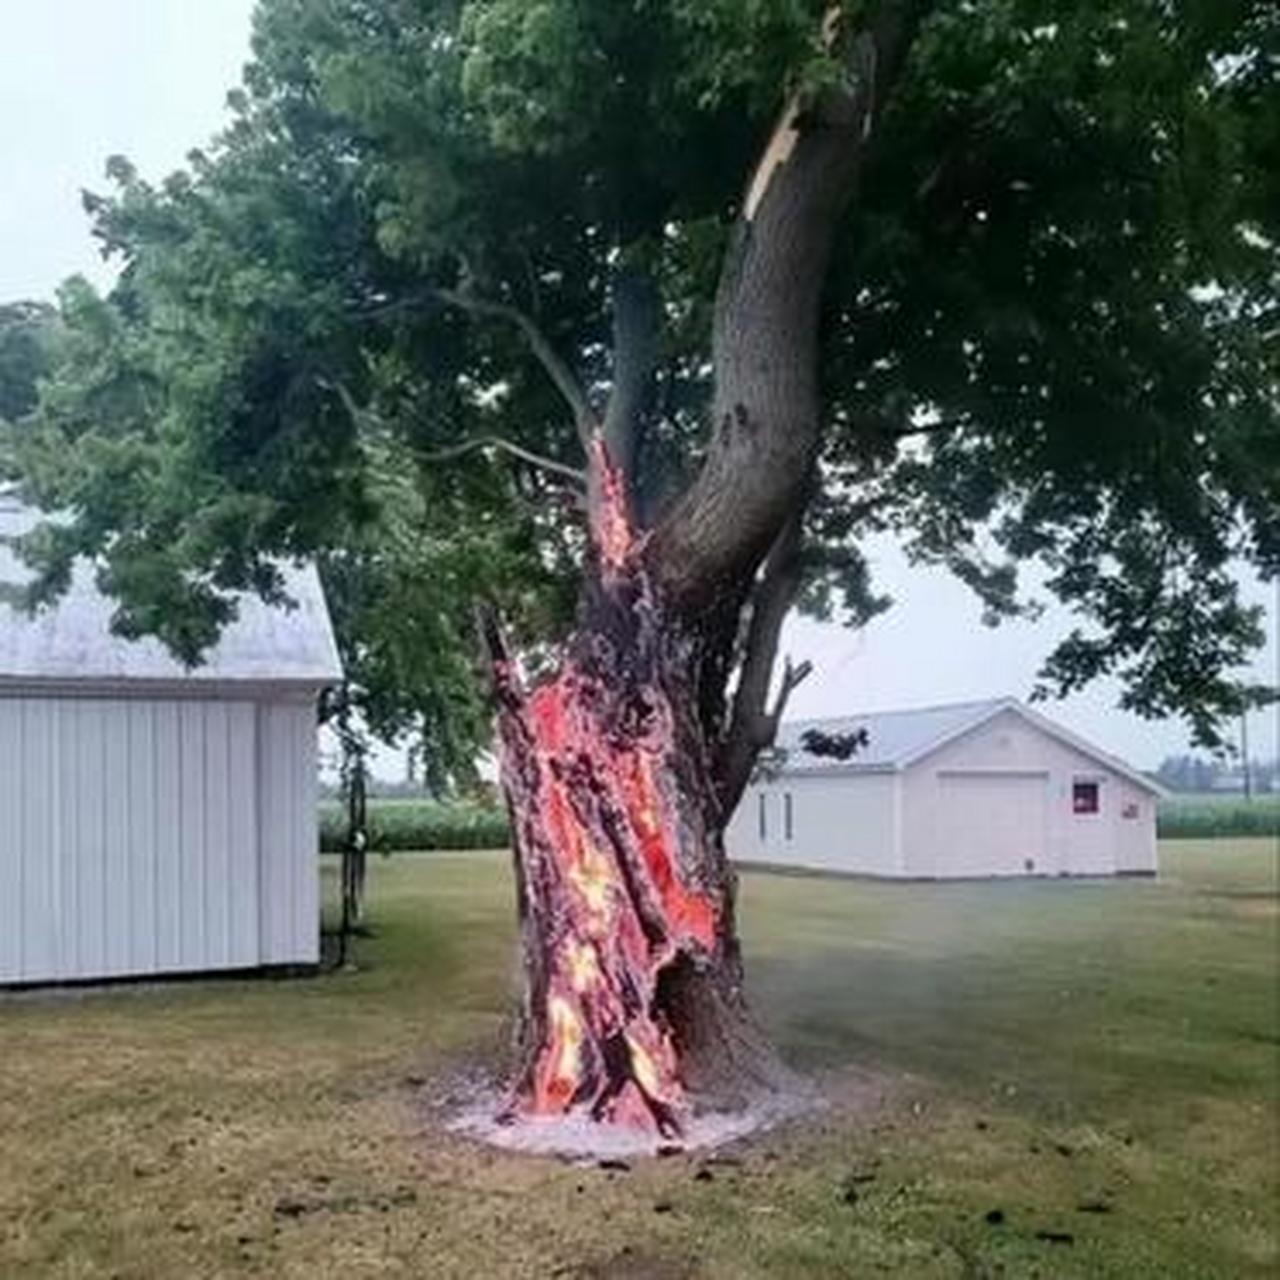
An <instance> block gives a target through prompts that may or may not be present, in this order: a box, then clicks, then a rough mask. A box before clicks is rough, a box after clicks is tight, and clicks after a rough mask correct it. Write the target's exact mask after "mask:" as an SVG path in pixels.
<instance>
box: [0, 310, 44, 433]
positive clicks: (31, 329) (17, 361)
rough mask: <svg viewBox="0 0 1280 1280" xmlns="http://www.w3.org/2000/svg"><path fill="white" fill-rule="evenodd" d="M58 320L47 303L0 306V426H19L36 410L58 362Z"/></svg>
mask: <svg viewBox="0 0 1280 1280" xmlns="http://www.w3.org/2000/svg"><path fill="white" fill-rule="evenodd" d="M57 319H58V317H57V312H56V311H54V309H53V308H52V307H50V306H49V305H48V304H47V303H43V302H11V303H8V304H6V305H3V306H0V423H3V422H10V423H12V422H17V421H18V420H19V419H21V418H25V417H26V416H27V415H28V414H29V413H31V411H32V410H33V409H34V408H35V407H36V400H37V396H38V388H39V382H40V379H41V378H43V377H44V376H45V374H46V373H48V372H49V369H50V367H51V365H52V363H53V360H54V348H55V344H56V339H57Z"/></svg>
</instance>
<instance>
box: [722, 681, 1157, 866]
mask: <svg viewBox="0 0 1280 1280" xmlns="http://www.w3.org/2000/svg"><path fill="white" fill-rule="evenodd" d="M815 730H816V731H817V736H816V739H815V737H814V731H815ZM839 739H847V740H848V741H849V742H850V743H854V744H855V745H856V749H855V750H853V752H852V754H849V753H848V752H847V751H845V750H844V746H845V744H844V743H842V742H840V741H838V740H839ZM780 741H781V743H782V745H783V755H782V759H781V761H780V762H775V765H774V767H773V768H772V770H771V771H770V774H769V776H767V777H765V778H762V779H761V780H760V781H758V782H756V783H753V784H752V786H750V787H749V788H748V789H747V792H746V794H745V796H744V797H743V800H742V803H741V805H740V806H739V808H738V811H737V812H736V813H735V814H734V816H733V818H732V820H731V822H730V824H729V829H728V832H727V845H728V850H729V854H730V856H731V857H733V858H734V859H735V860H737V861H739V862H744V863H772V864H776V865H783V866H787V865H789V866H796V867H806V868H811V869H814V870H819V871H822V870H832V871H842V872H847V873H852V874H858V875H871V876H889V877H895V876H906V877H911V878H945V877H963V876H982V877H986V876H1015V875H1051V876H1052V875H1117V874H1119V875H1124V874H1146V875H1150V874H1154V873H1155V871H1156V821H1155V819H1156V799H1157V796H1158V794H1159V789H1158V788H1157V787H1155V786H1154V785H1153V784H1151V783H1149V782H1147V781H1146V780H1145V779H1143V778H1142V777H1141V776H1140V775H1137V774H1135V773H1134V772H1133V771H1132V770H1130V769H1129V768H1128V767H1127V766H1126V765H1124V764H1123V762H1121V761H1118V760H1115V759H1114V758H1113V757H1110V756H1108V755H1106V754H1105V753H1104V752H1100V751H1096V750H1094V749H1092V748H1091V747H1090V746H1089V745H1088V744H1087V743H1083V742H1081V741H1080V740H1079V739H1077V738H1075V737H1074V735H1072V734H1069V733H1068V732H1067V731H1066V730H1063V729H1061V728H1060V727H1059V726H1057V725H1055V724H1053V722H1052V721H1049V720H1047V719H1046V718H1045V717H1043V716H1040V715H1037V714H1036V713H1034V712H1031V711H1029V710H1028V709H1027V708H1025V707H1022V706H1021V705H1020V704H1018V703H1017V702H1015V701H1013V700H1012V699H1003V700H1000V701H998V702H989V703H961V704H955V705H953V706H949V707H931V708H925V709H923V710H919V711H903V712H886V713H883V714H880V715H872V716H867V717H862V718H850V719H846V720H839V721H816V722H804V723H801V724H794V725H789V726H784V730H783V733H782V735H781V738H780ZM833 749H834V750H835V751H836V752H837V754H833V753H832V752H833ZM840 753H843V756H844V758H841V754H840ZM1077 801H1079V803H1077Z"/></svg>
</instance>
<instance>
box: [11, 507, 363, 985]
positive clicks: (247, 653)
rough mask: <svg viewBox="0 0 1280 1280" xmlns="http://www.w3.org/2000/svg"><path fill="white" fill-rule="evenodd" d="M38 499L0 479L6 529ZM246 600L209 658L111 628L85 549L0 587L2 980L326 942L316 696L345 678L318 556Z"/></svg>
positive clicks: (292, 952) (217, 964)
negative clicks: (25, 588) (32, 600)
mask: <svg viewBox="0 0 1280 1280" xmlns="http://www.w3.org/2000/svg"><path fill="white" fill-rule="evenodd" d="M33 522H34V517H33V516H32V515H31V514H30V513H29V512H27V511H24V510H23V509H22V508H21V506H19V505H18V504H17V502H16V501H15V500H14V499H13V498H11V497H8V496H6V495H5V494H4V493H2V492H0V582H10V583H13V582H17V581H20V580H21V576H22V573H23V570H22V569H21V568H20V567H19V565H18V563H17V561H16V559H15V558H14V556H13V554H12V551H11V550H10V549H9V548H8V547H7V546H6V543H5V539H6V538H9V537H12V536H13V535H16V534H21V533H23V532H25V531H26V530H27V529H29V528H30V527H31V525H32V523H33ZM286 589H287V591H288V594H289V595H290V596H291V597H292V599H293V600H294V601H295V602H296V607H295V608H293V609H288V610H284V609H271V608H268V607H267V606H265V605H263V604H262V603H261V602H260V601H258V600H256V599H251V600H245V601H244V602H243V604H242V607H241V614H240V617H239V619H238V620H237V621H236V622H235V623H234V624H232V626H230V627H229V628H228V630H227V631H226V633H225V634H224V636H223V639H222V641H221V643H220V644H219V646H218V648H217V649H216V650H215V651H214V652H213V653H211V654H210V655H209V659H208V661H207V663H206V665H204V666H201V667H199V668H198V669H196V670H194V671H187V670H185V669H184V668H183V667H182V666H181V665H180V664H179V663H177V662H175V661H174V660H173V658H171V657H170V656H169V654H168V653H167V651H165V650H164V649H163V648H162V647H161V646H160V645H159V644H158V643H156V642H155V641H150V640H148V641H142V642H129V641H125V640H122V639H120V638H118V637H115V636H112V634H111V632H110V626H109V620H110V616H111V611H112V608H113V606H112V603H111V601H109V600H108V599H106V598H105V597H104V596H102V595H101V594H100V593H99V592H98V591H97V590H96V589H95V587H94V584H93V579H92V575H91V574H90V573H89V572H88V571H87V570H86V569H84V568H83V567H78V569H77V572H76V574H75V578H74V583H73V585H72V588H71V590H70V591H69V593H68V594H67V595H66V597H65V598H64V599H63V600H62V602H61V603H60V604H59V605H58V606H57V607H56V608H55V609H53V610H51V611H49V612H46V613H42V614H39V615H37V616H36V617H35V618H30V617H27V616H26V615H22V614H18V613H16V612H14V611H13V610H12V609H10V608H9V607H8V606H7V605H4V604H0V985H4V984H9V985H13V984H26V983H44V982H69V981H86V980H94V979H100V978H115V977H123V976H131V975H142V974H176V973H182V972H203V971H212V970H225V969H249V968H260V967H266V966H281V965H285V966H292V965H314V964H315V963H316V962H317V960H318V958H319V901H318V900H319V868H318V860H317V835H316V823H317V817H316V769H317V764H316V755H317V714H316V708H317V699H318V697H319V694H320V691H321V690H322V689H323V688H324V687H326V686H328V685H332V684H334V683H336V682H337V681H338V680H339V679H340V678H341V670H340V667H339V662H338V655H337V651H336V649H335V646H334V641H333V635H332V631H331V629H330V625H329V618H328V614H327V612H326V609H325V604H324V598H323V594H322V592H321V589H320V584H319V581H318V579H317V576H316V574H315V572H314V570H312V569H309V568H308V569H299V570H290V571H289V573H288V574H287V586H286Z"/></svg>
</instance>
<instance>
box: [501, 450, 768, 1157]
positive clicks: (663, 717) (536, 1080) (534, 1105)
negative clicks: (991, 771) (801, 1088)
mask: <svg viewBox="0 0 1280 1280" xmlns="http://www.w3.org/2000/svg"><path fill="white" fill-rule="evenodd" d="M600 448H601V455H602V454H603V448H602V446H601V447H600ZM600 465H601V472H602V475H603V484H602V489H603V494H602V505H601V508H600V518H599V519H598V520H597V522H596V532H597V538H596V544H597V555H596V557H595V562H594V566H593V571H592V581H591V589H590V590H589V591H588V592H587V593H586V596H585V601H584V605H583V613H582V618H581V620H580V627H579V630H578V632H577V634H576V636H575V637H574V639H573V640H572V641H571V643H570V645H569V646H568V649H567V653H566V656H565V659H564V663H563V666H562V669H561V670H560V672H559V673H558V674H557V675H556V676H555V678H554V679H550V680H547V681H545V682H543V683H541V684H540V685H538V686H537V687H535V688H533V689H528V690H526V689H525V688H523V687H522V685H521V681H520V678H519V675H518V673H517V671H516V668H515V665H514V663H513V662H512V660H511V658H510V657H509V655H508V654H507V653H506V652H505V650H504V648H503V647H502V643H501V640H500V638H499V637H498V636H497V635H496V632H493V631H491V634H490V643H491V647H492V648H493V649H494V653H495V671H496V678H497V686H498V692H499V735H500V740H501V745H502V752H503V780H504V784H505V787H506V791H507V796H508V799H509V802H510V805H511V809H512V818H513V834H514V839H515V845H516V857H517V882H518V894H519V912H520V922H521V929H522V946H523V955H524V962H525V992H524V1001H523V1008H522V1014H521V1023H520V1034H519V1055H520V1061H519V1065H518V1069H517V1076H516V1081H515V1097H514V1109H515V1110H516V1111H518V1112H526V1113H532V1114H541V1115H548V1114H551V1115H554V1114H562V1113H568V1112H571V1111H578V1110H581V1111H582V1112H583V1113H585V1114H587V1115H589V1116H590V1117H591V1118H593V1119H596V1120H600V1121H607V1122H618V1123H623V1124H627V1125H631V1126H637V1127H642V1128H647V1129H650V1130H652V1131H654V1132H656V1133H657V1134H660V1135H662V1136H665V1137H674V1136H677V1135H678V1134H679V1133H680V1132H681V1130H682V1127H683V1122H684V1119H685V1116H686V1114H687V1111H688V1108H689V1105H690V1102H691V1096H692V1095H696V1096H697V1097H698V1098H699V1100H703V1101H712V1100H714V1102H715V1103H716V1104H718V1105H722V1106H723V1105H735V1104H739V1105H740V1104H741V1103H743V1102H744V1101H745V1100H746V1098H747V1097H748V1096H749V1095H750V1093H751V1092H753V1091H755V1090H758V1089H760V1088H761V1087H765V1086H768V1085H769V1084H771V1083H773V1082H776V1080H777V1079H778V1078H779V1068H778V1066H777V1063H776V1061H775V1060H774V1058H773V1056H772V1054H771V1052H770V1051H769V1049H768V1047H767V1044H766V1042H765V1041H764V1039H763V1037H761V1036H760V1035H759V1033H758V1032H757V1031H756V1030H755V1028H754V1026H753V1025H752V1023H751V1020H750V1018H749V1016H748V1014H747V1012H746V1006H745V1002H744V1000H743V996H742V966H741V959H740V955H739V949H738V943H737V935H736V930H735V927H734V883H733V877H732V873H731V871H730V869H729V865H728V862H727V860H726V858H725V856H724V850H723V845H722V840H721V831H722V826H723V823H722V819H721V811H720V805H719V800H718V797H717V792H716V786H715V781H714V777H713V772H712V766H711V756H710V752H709V750H708V744H707V743H706V742H705V741H704V740H703V734H702V730H701V727H700V725H699V724H698V722H697V719H696V716H694V715H692V714H690V709H691V708H694V707H696V706H697V697H696V689H695V688H694V687H693V682H694V680H695V678H696V677H695V676H694V674H693V673H695V672H696V671H697V669H698V665H699V664H698V660H697V659H698V649H699V645H700V640H699V637H697V636H696V635H695V634H692V633H691V632H690V631H689V630H688V629H687V628H686V627H684V626H682V625H681V624H680V623H679V621H678V620H677V619H675V618H673V617H671V616H669V615H668V614H667V613H666V611H665V610H664V608H663V605H662V602H661V600H660V598H659V596H658V595H657V593H656V592H655V589H654V585H653V583H652V582H651V580H650V576H649V573H648V571H647V569H646V567H645V564H644V559H643V556H642V554H641V547H640V544H639V543H638V541H637V539H636V538H635V536H634V534H633V531H632V528H631V523H630V519H629V516H628V513H627V510H626V503H625V499H624V497H623V495H622V492H621V488H620V484H619V481H618V477H617V473H615V472H613V471H612V470H611V469H610V468H609V465H608V462H607V460H604V459H603V457H602V461H601V464H600Z"/></svg>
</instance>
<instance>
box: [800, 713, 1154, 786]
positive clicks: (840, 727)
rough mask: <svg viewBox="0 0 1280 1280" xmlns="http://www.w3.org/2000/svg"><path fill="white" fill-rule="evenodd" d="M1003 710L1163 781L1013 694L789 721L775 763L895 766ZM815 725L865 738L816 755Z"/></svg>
mask: <svg viewBox="0 0 1280 1280" xmlns="http://www.w3.org/2000/svg"><path fill="white" fill-rule="evenodd" d="M1002 711H1012V712H1014V713H1015V714H1017V715H1019V716H1021V717H1022V719H1024V720H1026V721H1027V722H1028V723H1029V724H1031V725H1033V726H1034V727H1035V728H1037V729H1039V730H1041V732H1043V733H1047V734H1049V735H1050V736H1051V737H1054V738H1057V739H1058V740H1059V741H1062V742H1065V743H1066V744H1067V745H1069V746H1072V747H1074V748H1075V749H1076V750H1077V751H1080V752H1082V753H1083V754H1085V755H1087V756H1090V757H1092V758H1093V759H1095V760H1097V761H1098V762H1099V763H1100V764H1103V765H1106V766H1107V768H1109V769H1113V770H1115V772H1117V773H1120V774H1123V775H1124V776H1125V777H1127V778H1129V779H1130V780H1131V781H1132V782H1135V783H1137V784H1138V785H1139V786H1142V787H1145V788H1146V789H1147V790H1148V791H1152V792H1154V793H1156V794H1161V793H1162V788H1161V787H1159V786H1158V785H1157V784H1156V783H1154V782H1152V780H1151V779H1150V778H1148V777H1146V776H1145V775H1144V774H1142V773H1139V772H1138V771H1137V770H1136V769H1134V768H1132V767H1131V766H1130V765H1128V764H1126V763H1125V762H1124V761H1123V760H1121V759H1119V758H1118V757H1117V756H1113V755H1111V754H1109V753H1108V752H1106V751H1102V750H1101V749H1099V748H1098V747H1096V746H1094V745H1093V744H1092V743H1091V742H1088V741H1086V740H1085V739H1084V738H1080V737H1078V736H1077V735H1076V734H1074V733H1071V732H1070V731H1069V730H1067V729H1064V728H1063V727H1062V726H1061V725H1060V724H1056V723H1055V722H1054V721H1052V720H1050V719H1049V718H1048V717H1047V716H1042V715H1040V714H1039V713H1038V712H1035V711H1032V710H1031V709H1030V708H1029V707H1025V706H1023V705H1022V703H1021V702H1019V701H1018V700H1017V698H987V699H984V700H983V701H980V702H953V703H948V704H946V705H944V706H937V707H916V708H911V709H909V710H905V711H876V712H871V713H869V714H867V715H863V716H842V717H838V718H835V719H825V720H792V721H788V722H787V723H785V724H783V725H782V726H781V727H780V728H779V730H778V739H777V743H776V746H777V748H778V749H779V750H780V751H781V752H782V753H783V755H782V760H781V762H780V764H779V765H778V768H779V770H780V771H781V772H784V773H803V774H824V773H884V772H895V771H897V770H899V769H904V768H906V767H907V766H908V765H911V764H914V763H915V762H916V761H917V760H920V759H922V758H923V757H924V756H927V755H929V754H930V753H931V752H933V751H936V750H937V749H938V748H939V747H941V746H943V745H944V744H946V743H948V742H950V741H952V740H953V739H954V738H958V737H960V735H961V734H964V733H968V732H969V731H970V730H971V729H976V728H977V727H978V726H979V725H981V724H984V723H985V722H986V721H988V720H990V719H991V718H992V717H993V716H996V715H999V714H1000V713H1001V712H1002ZM814 730H816V731H817V732H819V733H822V734H825V735H827V736H829V737H842V736H845V735H849V734H857V733H865V734H866V742H865V744H864V745H862V746H859V747H858V748H857V749H856V750H855V752H854V753H853V755H852V756H851V757H850V758H848V759H845V760H841V759H838V758H837V757H835V756H831V755H815V754H814V753H813V752H812V751H809V750H807V749H806V747H805V735H806V734H808V733H810V732H811V731H814Z"/></svg>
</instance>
